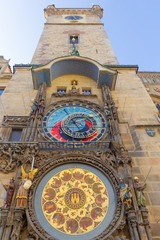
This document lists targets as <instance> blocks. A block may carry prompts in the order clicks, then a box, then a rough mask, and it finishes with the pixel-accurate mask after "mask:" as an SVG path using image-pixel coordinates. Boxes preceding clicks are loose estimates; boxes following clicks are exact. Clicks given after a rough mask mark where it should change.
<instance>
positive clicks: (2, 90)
mask: <svg viewBox="0 0 160 240" xmlns="http://www.w3.org/2000/svg"><path fill="white" fill-rule="evenodd" d="M3 92H4V89H2V88H1V89H0V96H1V95H2V93H3Z"/></svg>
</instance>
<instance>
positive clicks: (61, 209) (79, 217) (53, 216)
mask: <svg viewBox="0 0 160 240" xmlns="http://www.w3.org/2000/svg"><path fill="white" fill-rule="evenodd" d="M41 204H42V209H43V214H44V216H45V218H46V220H47V221H48V222H49V224H50V225H51V226H52V227H54V228H55V229H56V230H58V231H60V232H63V233H65V234H72V235H81V234H85V233H87V232H90V231H92V230H93V229H95V228H96V227H98V226H99V225H100V224H101V222H102V221H103V219H104V218H105V216H106V214H107V211H108V205H109V197H108V192H107V189H106V187H105V185H104V183H103V182H102V180H101V179H100V178H99V177H98V176H96V175H95V174H94V173H93V172H91V171H88V170H85V169H81V168H69V169H65V170H63V171H60V172H58V173H56V174H55V175H54V176H53V177H51V178H50V180H49V181H48V182H47V183H46V185H45V187H44V189H43V192H42V198H41Z"/></svg>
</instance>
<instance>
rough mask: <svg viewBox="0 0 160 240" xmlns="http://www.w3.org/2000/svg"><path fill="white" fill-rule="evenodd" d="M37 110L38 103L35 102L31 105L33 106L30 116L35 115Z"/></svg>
mask: <svg viewBox="0 0 160 240" xmlns="http://www.w3.org/2000/svg"><path fill="white" fill-rule="evenodd" d="M37 109H38V103H37V101H35V102H34V103H33V106H32V112H31V115H36V112H37Z"/></svg>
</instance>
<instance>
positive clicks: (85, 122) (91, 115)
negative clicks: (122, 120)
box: [42, 103, 107, 141]
mask: <svg viewBox="0 0 160 240" xmlns="http://www.w3.org/2000/svg"><path fill="white" fill-rule="evenodd" d="M42 129H43V132H44V133H45V135H47V137H48V138H49V139H50V140H51V141H98V140H99V139H100V138H102V137H103V136H104V135H105V134H106V132H107V122H106V120H105V117H104V116H103V114H102V113H101V112H99V111H98V110H96V109H95V108H93V107H91V106H89V105H86V104H79V103H68V104H62V105H58V106H56V107H55V108H53V109H51V110H50V111H49V112H48V113H47V114H46V116H45V117H44V119H43V122H42Z"/></svg>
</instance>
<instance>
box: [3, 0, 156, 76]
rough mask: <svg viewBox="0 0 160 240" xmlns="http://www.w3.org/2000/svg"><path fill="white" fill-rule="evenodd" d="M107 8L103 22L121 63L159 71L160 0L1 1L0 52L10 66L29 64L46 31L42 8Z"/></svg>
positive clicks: (145, 69) (140, 69)
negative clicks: (94, 6) (40, 38)
mask: <svg viewBox="0 0 160 240" xmlns="http://www.w3.org/2000/svg"><path fill="white" fill-rule="evenodd" d="M92 3H94V4H98V5H100V6H101V7H102V8H103V9H104V17H103V19H102V22H103V23H104V24H105V29H106V31H107V34H108V36H109V39H110V41H111V44H112V46H113V49H114V51H115V53H116V56H117V58H118V61H119V63H120V64H138V65H139V71H157V72H158V71H159V72H160V14H159V11H160V0H133V1H131V0H104V1H102V0H80V1H77V0H0V55H4V57H5V58H6V59H11V65H14V64H18V63H29V62H30V61H31V58H32V56H33V53H34V51H35V48H36V45H37V43H38V40H39V37H40V35H41V32H42V30H43V24H44V22H45V18H44V15H43V9H44V8H45V7H47V6H48V5H51V4H55V5H56V7H57V8H62V7H67V8H69V7H73V8H74V7H79V8H81V7H82V8H88V7H92Z"/></svg>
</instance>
